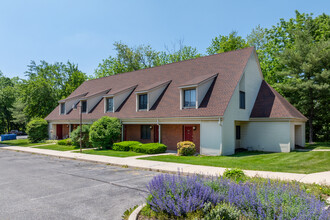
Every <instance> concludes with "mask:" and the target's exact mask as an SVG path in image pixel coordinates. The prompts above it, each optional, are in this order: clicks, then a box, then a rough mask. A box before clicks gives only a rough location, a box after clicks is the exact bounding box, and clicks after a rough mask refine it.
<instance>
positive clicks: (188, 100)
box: [183, 89, 196, 108]
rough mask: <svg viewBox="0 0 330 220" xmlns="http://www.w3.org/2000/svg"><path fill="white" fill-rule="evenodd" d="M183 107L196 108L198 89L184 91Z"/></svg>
mask: <svg viewBox="0 0 330 220" xmlns="http://www.w3.org/2000/svg"><path fill="white" fill-rule="evenodd" d="M183 107H185V108H196V89H188V90H184V101H183Z"/></svg>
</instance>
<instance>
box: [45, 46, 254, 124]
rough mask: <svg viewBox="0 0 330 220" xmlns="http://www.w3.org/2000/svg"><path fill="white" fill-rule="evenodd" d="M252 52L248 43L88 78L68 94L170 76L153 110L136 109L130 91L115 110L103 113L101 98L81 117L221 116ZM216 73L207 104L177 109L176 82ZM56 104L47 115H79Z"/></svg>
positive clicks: (142, 83) (142, 85) (50, 117)
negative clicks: (60, 113) (211, 52)
mask: <svg viewBox="0 0 330 220" xmlns="http://www.w3.org/2000/svg"><path fill="white" fill-rule="evenodd" d="M252 53H254V48H253V47H250V48H245V49H241V50H236V51H231V52H226V53H220V54H215V55H211V56H205V57H200V58H196V59H191V60H186V61H181V62H177V63H171V64H166V65H163V66H158V67H153V68H149V69H142V70H138V71H134V72H128V73H122V74H118V75H113V76H108V77H103V78H99V79H94V80H89V81H86V82H84V83H83V84H82V85H81V86H80V87H79V88H77V89H76V90H75V91H74V92H73V93H72V94H71V95H70V96H69V97H73V96H76V95H78V94H82V93H86V92H89V93H90V94H93V93H95V92H97V91H102V90H105V89H109V88H111V91H110V93H112V91H118V90H120V89H122V88H126V87H129V86H131V85H136V84H138V86H137V87H136V91H138V90H140V88H146V87H148V85H152V84H155V83H157V82H164V81H170V80H172V82H171V83H170V84H169V85H168V87H167V89H166V90H165V93H164V95H163V96H161V99H160V100H159V103H158V105H157V108H155V109H153V110H150V111H139V112H136V96H135V94H134V93H132V94H131V95H130V96H129V97H128V99H127V100H126V102H125V104H124V105H123V106H122V108H121V109H120V111H118V112H114V113H104V100H102V101H101V102H100V103H99V104H98V105H97V106H96V107H95V109H94V110H93V112H91V113H89V114H86V115H84V116H83V117H84V119H98V118H100V117H102V116H104V115H108V116H113V117H118V118H153V117H159V118H161V117H207V116H222V115H223V114H224V111H225V109H226V107H227V105H228V102H229V100H230V98H231V96H232V93H233V92H234V90H235V87H236V85H237V83H238V81H239V79H240V77H241V75H242V73H243V70H244V68H245V66H246V64H247V62H248V59H249V57H250V56H251V54H252ZM215 73H219V74H218V77H217V78H216V79H215V82H214V86H213V88H212V94H211V95H210V96H209V97H208V101H207V102H206V103H207V105H206V106H205V107H203V108H199V109H183V110H180V89H179V86H180V85H183V84H185V83H186V82H188V81H190V80H191V79H194V78H197V77H199V76H203V75H209V74H215ZM220 79H221V80H220ZM58 108H59V106H58V107H56V109H54V110H53V112H51V113H50V114H49V115H48V116H47V117H46V119H47V120H70V119H79V113H78V111H72V112H70V113H69V114H67V115H59V114H58V112H59V110H58Z"/></svg>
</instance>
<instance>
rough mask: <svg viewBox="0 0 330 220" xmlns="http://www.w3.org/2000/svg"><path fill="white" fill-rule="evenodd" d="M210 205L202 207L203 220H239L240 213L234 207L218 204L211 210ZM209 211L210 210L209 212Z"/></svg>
mask: <svg viewBox="0 0 330 220" xmlns="http://www.w3.org/2000/svg"><path fill="white" fill-rule="evenodd" d="M211 207H212V205H211V203H207V204H205V205H204V210H203V211H204V213H205V216H204V218H203V219H205V220H213V219H225V220H236V219H240V216H241V215H242V213H241V211H240V210H239V209H238V208H237V207H236V206H234V205H231V204H228V203H219V204H217V205H216V206H215V207H214V208H211ZM210 209H211V210H210Z"/></svg>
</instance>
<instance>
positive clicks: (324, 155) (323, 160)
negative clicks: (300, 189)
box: [140, 151, 330, 174]
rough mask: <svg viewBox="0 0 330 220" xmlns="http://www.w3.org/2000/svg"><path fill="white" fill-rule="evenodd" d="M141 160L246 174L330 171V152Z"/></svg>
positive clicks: (261, 153) (238, 154) (147, 158)
mask: <svg viewBox="0 0 330 220" xmlns="http://www.w3.org/2000/svg"><path fill="white" fill-rule="evenodd" d="M140 159H141V160H154V161H164V162H175V163H186V164H195V165H206V166H215V167H226V168H240V169H245V170H263V171H277V172H290V173H306V174H307V173H315V172H322V171H329V170H330V152H320V151H319V152H316V151H309V152H291V153H263V152H241V153H237V154H235V155H231V156H175V155H164V156H154V157H146V158H140Z"/></svg>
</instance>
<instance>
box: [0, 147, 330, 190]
mask: <svg viewBox="0 0 330 220" xmlns="http://www.w3.org/2000/svg"><path fill="white" fill-rule="evenodd" d="M0 149H6V150H14V151H21V152H29V153H35V154H42V155H49V156H55V157H60V158H67V159H77V160H83V161H90V162H96V163H104V164H108V165H115V166H127V167H133V168H140V169H146V170H152V171H158V172H169V173H177V172H178V170H180V172H182V173H189V174H193V173H198V174H202V175H212V176H217V175H222V174H223V172H224V171H225V169H226V168H221V167H212V166H200V165H190V164H181V163H170V162H159V161H149V160H139V159H138V158H141V157H146V156H145V155H144V156H135V157H125V158H121V157H109V156H101V155H92V154H81V153H73V152H70V151H55V150H47V149H38V148H31V147H16V146H2V147H0ZM147 156H149V155H147ZM153 156H154V155H153ZM244 173H245V174H246V175H247V176H250V177H254V176H259V177H263V178H272V179H281V180H296V181H299V182H303V183H317V184H326V185H330V171H326V172H320V173H312V174H297V173H283V172H268V171H253V170H244Z"/></svg>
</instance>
